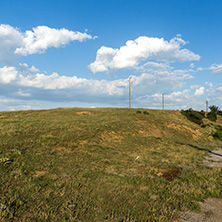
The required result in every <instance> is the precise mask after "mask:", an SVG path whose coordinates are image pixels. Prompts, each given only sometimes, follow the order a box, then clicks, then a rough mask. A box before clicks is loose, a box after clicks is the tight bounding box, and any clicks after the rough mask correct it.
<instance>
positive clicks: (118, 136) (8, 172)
mask: <svg viewBox="0 0 222 222" xmlns="http://www.w3.org/2000/svg"><path fill="white" fill-rule="evenodd" d="M140 110H141V113H140V112H137V111H138V110H137V109H131V110H129V109H79V108H78V109H77V108H76V109H54V110H41V111H17V112H1V113H0V140H1V143H0V221H84V222H85V221H172V220H174V219H176V218H177V217H178V215H179V212H180V211H186V210H191V211H199V210H200V206H199V205H198V203H197V201H201V200H203V199H205V198H207V197H209V196H212V197H222V176H221V175H222V170H221V168H209V167H207V166H204V165H203V164H202V161H203V158H204V155H207V154H208V151H209V150H212V149H214V148H215V147H220V146H221V145H222V142H221V141H219V140H215V139H214V138H213V137H212V132H213V131H215V126H218V125H222V117H221V116H218V119H217V122H211V121H210V120H207V119H205V120H204V121H205V122H204V123H205V124H206V125H207V127H205V128H203V127H200V126H199V125H197V124H195V123H192V122H190V121H189V120H188V119H187V118H186V117H185V116H183V115H182V114H181V113H180V112H179V111H167V110H165V111H161V110H143V109H140ZM144 111H147V112H145V114H144Z"/></svg>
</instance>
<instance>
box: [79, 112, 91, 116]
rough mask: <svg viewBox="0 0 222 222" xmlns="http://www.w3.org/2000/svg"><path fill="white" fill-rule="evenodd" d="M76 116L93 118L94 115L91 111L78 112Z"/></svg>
mask: <svg viewBox="0 0 222 222" xmlns="http://www.w3.org/2000/svg"><path fill="white" fill-rule="evenodd" d="M76 114H77V115H80V116H91V115H93V113H91V112H89V111H82V112H76Z"/></svg>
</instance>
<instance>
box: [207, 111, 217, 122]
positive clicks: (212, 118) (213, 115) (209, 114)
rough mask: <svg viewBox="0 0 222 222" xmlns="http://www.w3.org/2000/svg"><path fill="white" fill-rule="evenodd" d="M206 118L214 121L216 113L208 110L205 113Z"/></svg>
mask: <svg viewBox="0 0 222 222" xmlns="http://www.w3.org/2000/svg"><path fill="white" fill-rule="evenodd" d="M207 119H209V120H210V121H214V122H216V120H217V114H216V113H214V112H209V113H207Z"/></svg>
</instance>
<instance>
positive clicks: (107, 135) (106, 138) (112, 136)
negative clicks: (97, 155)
mask: <svg viewBox="0 0 222 222" xmlns="http://www.w3.org/2000/svg"><path fill="white" fill-rule="evenodd" d="M100 137H101V139H102V141H103V142H108V143H109V142H111V141H113V142H117V141H121V140H122V139H123V138H124V137H123V136H122V135H120V134H118V133H115V132H113V131H111V132H110V131H104V132H102V133H101V136H100Z"/></svg>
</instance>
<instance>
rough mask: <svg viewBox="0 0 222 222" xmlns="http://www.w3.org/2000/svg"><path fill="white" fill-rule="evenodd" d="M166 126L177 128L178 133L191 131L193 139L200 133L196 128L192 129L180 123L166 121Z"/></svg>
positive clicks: (198, 136)
mask: <svg viewBox="0 0 222 222" xmlns="http://www.w3.org/2000/svg"><path fill="white" fill-rule="evenodd" d="M167 127H168V128H172V129H175V130H177V132H180V133H191V134H192V137H193V139H194V140H198V139H199V138H200V136H201V135H202V133H201V132H200V131H199V130H198V129H192V128H191V127H189V126H186V125H182V124H175V123H168V124H167Z"/></svg>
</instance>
